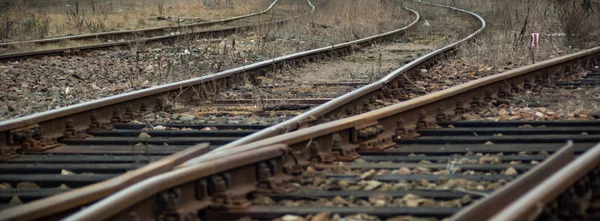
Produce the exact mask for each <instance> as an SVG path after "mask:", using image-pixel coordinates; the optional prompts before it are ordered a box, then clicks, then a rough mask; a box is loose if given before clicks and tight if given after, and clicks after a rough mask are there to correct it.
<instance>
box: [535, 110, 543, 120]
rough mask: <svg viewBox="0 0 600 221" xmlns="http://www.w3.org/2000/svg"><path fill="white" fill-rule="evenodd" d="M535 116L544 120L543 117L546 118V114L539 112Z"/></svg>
mask: <svg viewBox="0 0 600 221" xmlns="http://www.w3.org/2000/svg"><path fill="white" fill-rule="evenodd" d="M535 116H536V117H540V118H542V117H544V114H542V112H539V111H538V112H535Z"/></svg>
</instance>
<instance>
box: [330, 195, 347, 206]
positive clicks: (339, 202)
mask: <svg viewBox="0 0 600 221" xmlns="http://www.w3.org/2000/svg"><path fill="white" fill-rule="evenodd" d="M331 202H333V203H334V204H336V205H344V206H347V205H350V204H352V203H351V202H349V201H347V200H346V199H344V198H342V197H340V196H336V197H334V198H333V199H332V200H331Z"/></svg>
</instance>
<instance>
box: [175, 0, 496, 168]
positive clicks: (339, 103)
mask: <svg viewBox="0 0 600 221" xmlns="http://www.w3.org/2000/svg"><path fill="white" fill-rule="evenodd" d="M419 2H420V3H423V4H428V5H434V6H438V7H444V8H449V9H452V10H456V11H461V12H465V13H467V14H470V15H472V16H474V17H475V18H477V19H478V20H479V21H480V22H481V27H480V28H479V29H477V30H476V31H475V32H473V33H472V34H470V35H468V36H467V37H465V38H463V39H461V40H459V41H457V42H454V43H452V44H449V45H447V46H445V47H443V48H440V49H437V50H435V51H432V52H429V53H427V54H426V55H423V56H421V57H419V58H417V59H415V60H413V61H411V62H410V63H408V64H406V65H404V66H402V67H400V68H398V69H396V70H394V71H392V72H391V73H389V74H388V75H386V76H385V77H384V78H382V79H380V80H379V81H376V82H373V83H371V84H369V85H366V86H364V87H361V88H359V89H357V90H354V91H352V92H349V93H347V94H344V95H342V96H340V97H337V98H335V99H333V100H331V101H329V102H327V103H325V104H323V105H319V106H317V107H316V108H313V109H311V110H309V111H307V112H304V113H302V114H301V115H298V116H296V117H294V118H292V119H289V120H287V121H284V122H282V123H279V124H277V125H274V126H271V127H269V128H267V129H264V130H261V131H259V132H257V133H254V134H252V135H250V136H247V137H244V138H242V139H239V140H237V141H234V142H232V143H229V144H227V145H225V146H222V147H220V148H219V149H228V148H233V147H236V146H240V145H243V144H248V143H251V142H254V141H258V140H261V139H265V138H268V137H272V136H277V135H280V134H282V133H285V132H288V131H292V130H295V129H298V128H302V127H307V126H308V125H306V124H308V122H311V121H313V122H314V121H316V119H318V118H321V117H323V116H325V115H327V114H330V113H332V112H334V111H336V110H339V109H341V108H343V107H344V106H346V105H350V104H352V103H358V104H361V105H362V100H365V99H367V98H368V97H369V96H372V94H373V93H377V92H380V91H383V90H384V89H385V88H386V87H388V86H390V85H391V81H393V80H394V79H396V78H398V77H399V76H401V75H403V74H406V73H408V72H409V71H411V70H415V68H417V67H419V65H422V64H424V63H426V62H429V61H430V60H431V59H433V58H435V57H437V56H442V55H443V53H445V52H448V51H450V50H453V49H454V48H455V47H456V46H457V45H459V44H461V43H463V42H465V41H467V40H469V39H471V38H473V37H474V36H476V35H477V34H479V33H481V32H482V31H483V30H484V29H485V28H486V22H485V20H484V19H483V18H482V17H481V16H479V15H477V14H475V13H473V12H470V11H467V10H464V9H460V8H455V7H452V6H446V5H440V4H435V3H428V2H422V1H419ZM219 149H217V150H219ZM192 163H193V162H192V161H190V162H189V163H186V164H184V165H182V166H186V165H188V164H192Z"/></svg>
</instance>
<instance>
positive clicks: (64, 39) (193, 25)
mask: <svg viewBox="0 0 600 221" xmlns="http://www.w3.org/2000/svg"><path fill="white" fill-rule="evenodd" d="M277 2H279V0H274V1H273V2H271V3H270V4H269V6H268V7H267V8H265V9H263V10H261V11H259V12H254V13H249V14H246V15H239V16H234V17H230V18H224V19H218V20H214V21H208V22H198V23H193V24H185V25H179V26H160V27H152V28H142V29H136V30H120V31H109V32H98V33H90V34H81V35H72V36H64V37H52V38H46V39H37V40H31V41H17V42H7V43H0V47H8V46H10V45H15V44H25V43H36V44H39V43H52V42H58V41H66V40H76V39H85V38H98V37H104V36H111V35H123V34H133V33H142V32H149V31H161V30H165V29H172V28H188V27H197V26H207V25H213V24H217V23H226V22H231V21H235V20H240V19H244V18H248V17H252V16H256V15H260V14H264V13H267V12H269V11H270V10H271V9H272V8H273V7H274V6H275V4H277Z"/></svg>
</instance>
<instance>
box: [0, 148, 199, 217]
mask: <svg viewBox="0 0 600 221" xmlns="http://www.w3.org/2000/svg"><path fill="white" fill-rule="evenodd" d="M208 151H209V145H208V143H205V144H200V145H196V146H194V147H192V148H188V149H186V150H184V151H181V152H177V153H175V154H173V155H170V156H167V157H165V158H162V159H160V160H158V161H156V162H153V163H151V164H148V165H146V166H144V167H141V168H139V169H136V170H133V171H130V172H128V173H125V174H123V175H121V176H118V177H115V178H112V179H109V180H105V181H102V182H99V183H95V184H93V185H90V186H87V187H83V188H78V189H75V190H72V191H67V192H65V193H62V194H58V195H54V196H51V197H47V198H44V199H42V200H37V201H34V202H31V203H27V204H24V206H18V207H14V208H10V209H6V210H4V211H0V220H37V219H44V218H49V217H50V216H56V214H62V213H65V212H68V211H70V210H73V209H76V208H79V207H81V206H85V205H87V204H89V203H92V202H94V201H97V200H99V199H102V198H104V197H106V196H109V195H110V194H113V193H115V192H117V191H119V190H121V189H124V188H126V187H128V186H129V185H131V184H133V183H136V182H139V181H141V180H144V179H146V178H148V177H152V176H155V175H158V174H161V173H164V172H167V171H170V170H171V169H172V168H173V167H175V166H176V165H178V164H180V163H182V162H184V161H186V160H188V159H190V158H193V157H196V156H200V155H202V154H204V153H206V152H208ZM57 202H60V203H57Z"/></svg>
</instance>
